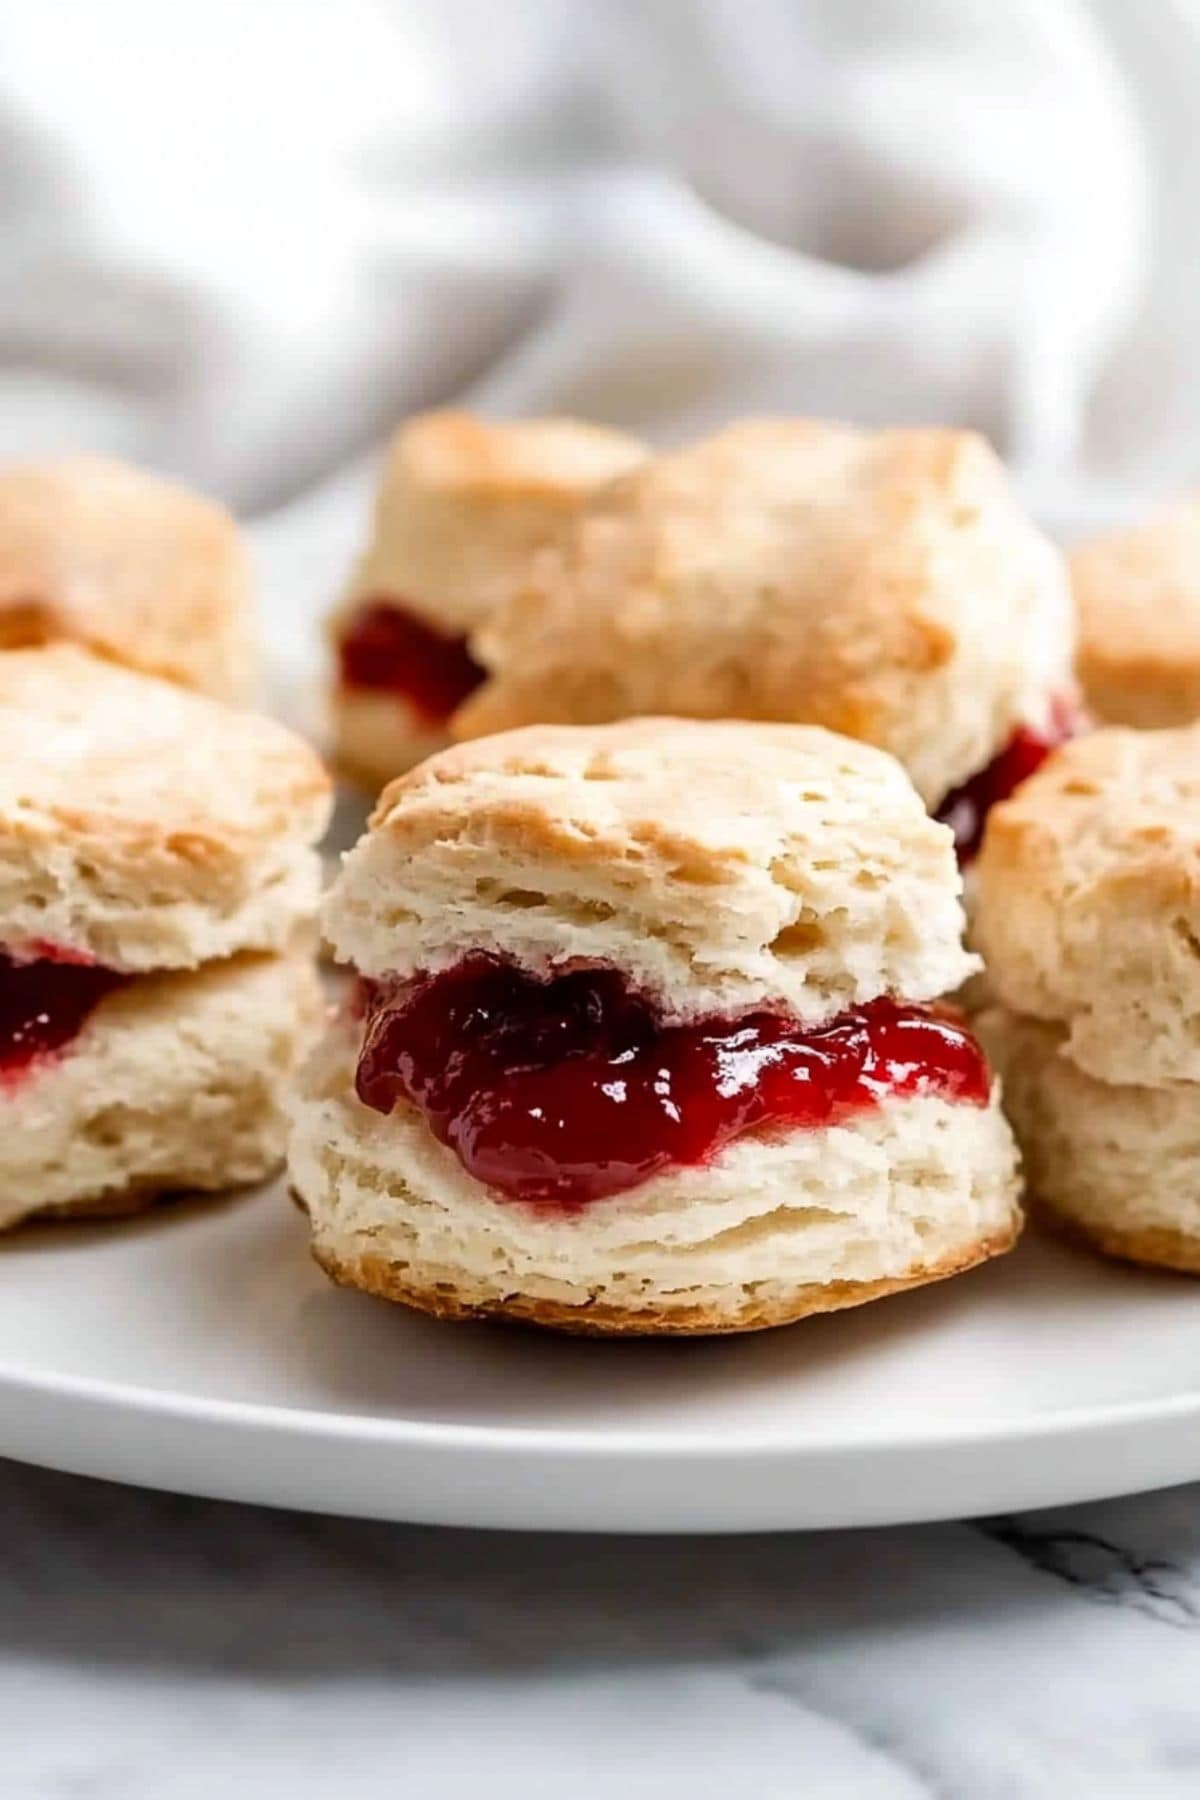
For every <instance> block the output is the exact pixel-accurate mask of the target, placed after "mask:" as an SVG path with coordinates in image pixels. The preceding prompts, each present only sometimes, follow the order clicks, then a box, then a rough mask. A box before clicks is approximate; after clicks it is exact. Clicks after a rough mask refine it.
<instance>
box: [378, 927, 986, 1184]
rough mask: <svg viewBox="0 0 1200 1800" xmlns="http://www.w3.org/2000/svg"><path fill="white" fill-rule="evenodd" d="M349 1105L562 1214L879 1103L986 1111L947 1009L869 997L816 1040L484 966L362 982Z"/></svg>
mask: <svg viewBox="0 0 1200 1800" xmlns="http://www.w3.org/2000/svg"><path fill="white" fill-rule="evenodd" d="M365 1020H366V1026H365V1035H364V1039H363V1047H362V1051H361V1054H360V1056H359V1062H358V1074H357V1081H356V1085H357V1089H358V1094H359V1098H360V1099H361V1100H362V1101H363V1102H364V1103H365V1104H366V1105H367V1106H370V1107H373V1108H374V1109H375V1111H376V1112H381V1113H389V1112H391V1110H392V1108H393V1106H395V1104H396V1102H397V1101H398V1100H408V1101H410V1102H412V1103H413V1104H414V1105H415V1106H417V1107H419V1108H420V1110H421V1112H422V1113H423V1114H424V1116H425V1118H426V1120H427V1122H428V1124H429V1127H430V1129H431V1130H432V1131H433V1133H434V1135H435V1136H436V1137H437V1138H439V1139H440V1140H441V1142H442V1143H443V1144H447V1145H449V1147H450V1148H451V1149H452V1150H453V1151H454V1152H455V1154H456V1155H457V1156H458V1158H459V1160H460V1162H461V1163H462V1164H463V1167H464V1168H465V1169H466V1170H467V1171H468V1173H469V1174H471V1175H473V1176H474V1177H475V1179H476V1180H477V1181H481V1182H485V1183H486V1184H487V1185H488V1186H489V1187H492V1188H495V1189H497V1190H498V1191H499V1192H500V1193H501V1194H504V1195H507V1196H508V1197H509V1198H511V1199H514V1200H522V1201H527V1202H530V1203H533V1204H535V1205H549V1206H555V1207H558V1208H561V1209H565V1210H567V1211H574V1210H577V1209H578V1208H580V1207H582V1206H584V1205H586V1204H587V1203H588V1202H589V1201H592V1200H599V1199H602V1198H604V1196H606V1195H608V1194H619V1193H621V1192H622V1191H623V1190H625V1189H627V1188H631V1187H636V1186H637V1185H638V1183H639V1182H643V1181H646V1180H647V1179H648V1178H649V1177H650V1176H652V1175H655V1174H658V1173H659V1172H660V1171H662V1170H664V1169H668V1168H671V1167H679V1166H691V1165H694V1164H697V1163H703V1162H705V1161H707V1160H708V1159H709V1158H710V1157H712V1156H713V1155H715V1153H716V1152H717V1151H718V1150H719V1149H720V1148H721V1146H722V1145H723V1144H726V1143H728V1142H729V1141H730V1139H731V1138H735V1137H738V1136H740V1135H741V1134H742V1133H743V1132H749V1131H763V1130H767V1129H769V1128H770V1127H772V1126H783V1127H788V1128H792V1129H800V1128H803V1127H806V1126H824V1125H832V1124H836V1123H837V1122H838V1121H840V1120H842V1119H845V1118H848V1117H851V1116H852V1115H854V1114H856V1113H860V1112H863V1111H865V1110H867V1109H869V1108H870V1107H872V1106H875V1105H877V1104H878V1103H879V1102H880V1101H881V1100H882V1099H884V1098H885V1097H886V1096H889V1095H913V1094H933V1095H939V1096H941V1097H942V1098H944V1099H948V1100H962V1101H965V1102H968V1103H970V1104H973V1105H977V1106H982V1105H985V1104H986V1103H987V1099H988V1094H989V1090H990V1076H989V1072H988V1067H987V1063H986V1061H985V1059H984V1055H983V1052H982V1050H981V1049H980V1047H979V1045H978V1044H977V1043H976V1041H975V1039H974V1038H973V1037H972V1036H971V1034H970V1032H969V1031H968V1030H967V1029H966V1027H965V1025H964V1024H963V1023H962V1021H961V1020H960V1019H959V1018H958V1017H957V1016H956V1015H955V1014H954V1013H953V1012H951V1011H949V1010H945V1009H935V1008H931V1007H924V1006H904V1005H901V1004H899V1003H898V1002H896V1001H893V1000H874V1001H872V1002H871V1003H870V1005H868V1006H863V1007H859V1008H856V1009H855V1010H854V1011H853V1012H847V1013H843V1014H842V1015H841V1016H840V1017H839V1018H837V1019H835V1020H834V1021H833V1022H832V1023H831V1024H829V1025H826V1026H823V1027H822V1028H821V1029H820V1030H818V1031H803V1030H801V1029H800V1027H799V1026H798V1025H797V1024H796V1023H795V1021H794V1020H790V1019H788V1018H785V1017H780V1016H778V1015H776V1014H773V1013H767V1012H756V1013H748V1014H746V1015H745V1016H743V1017H741V1018H736V1019H705V1020H703V1021H701V1022H699V1023H697V1024H691V1025H663V1024H662V1023H661V1022H660V1021H659V1020H658V1019H657V1018H656V1016H655V1014H654V1012H653V1010H652V1008H651V1007H650V1005H649V1004H648V1003H647V1002H646V1001H645V1000H644V999H643V998H641V997H639V996H638V995H637V994H635V993H632V992H631V991H630V989H629V988H628V987H627V986H626V984H625V981H624V980H623V978H622V977H621V975H619V974H618V973H617V972H616V971H615V970H612V969H580V970H575V971H573V972H571V973H569V974H564V975H558V976H555V977H553V978H552V979H549V980H545V981H542V980H538V979H536V978H535V977H534V976H531V975H529V974H526V973H525V972H524V971H523V970H521V969H519V968H517V967H516V966H514V965H513V964H510V963H507V962H503V961H501V960H499V959H498V958H496V957H492V956H487V955H483V954H478V955H473V956H469V957H467V958H466V959H465V960H464V961H462V962H461V963H458V964H457V965H456V966H455V967H454V968H451V969H447V970H446V971H444V972H443V973H441V974H438V975H433V976H421V977H418V978H417V979H416V980H415V981H412V982H409V983H407V984H405V985H403V986H399V987H393V988H389V987H387V986H386V985H383V984H379V985H370V986H368V987H367V988H366V993H365Z"/></svg>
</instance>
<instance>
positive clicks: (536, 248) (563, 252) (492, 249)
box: [0, 0, 1200, 622]
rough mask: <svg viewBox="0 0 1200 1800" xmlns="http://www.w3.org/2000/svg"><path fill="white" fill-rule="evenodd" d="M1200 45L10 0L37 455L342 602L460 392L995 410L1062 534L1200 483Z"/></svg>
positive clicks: (1180, 37) (452, 7) (662, 416)
mask: <svg viewBox="0 0 1200 1800" xmlns="http://www.w3.org/2000/svg"><path fill="white" fill-rule="evenodd" d="M1134 15H1136V16H1134ZM1198 41H1200V40H1198V38H1197V33H1196V29H1195V19H1194V16H1193V12H1192V8H1191V6H1190V5H1189V4H1188V0H1145V3H1144V4H1143V5H1140V6H1138V7H1136V8H1130V7H1128V5H1127V4H1125V0H1096V4H1095V5H1094V6H1092V7H1090V8H1089V7H1088V6H1087V5H1086V4H1085V3H1084V0H1078V3H1076V0H1005V4H1004V5H1002V6H1001V5H996V4H995V0H724V3H723V4H722V3H720V0H577V3H576V0H506V3H505V4H503V5H499V4H496V3H495V0H492V3H489V0H392V3H391V4H388V3H386V0H374V3H372V0H340V3H339V5H337V6H327V5H324V4H322V3H321V0H239V3H238V4H236V5H234V4H232V3H227V4H213V0H172V4H171V5H169V6H166V5H163V4H161V0H106V3H105V5H104V6H102V7H86V6H82V5H80V4H79V3H78V0H0V227H2V229H0V398H2V404H0V455H14V454H21V453H25V452H27V451H34V450H36V451H41V450H45V449H52V448H62V447H66V446H72V445H87V446H89V447H94V448H100V449H110V450H112V451H115V452H118V453H121V454H125V455H129V456H132V457H135V458H138V459H141V460H144V461H146V462H148V463H151V464H153V465H156V466H158V467H161V468H164V469H167V470H171V471H175V472H177V473H179V474H182V475H184V476H186V477H188V478H190V479H192V480H194V481H196V482H198V483H200V484H201V485H203V486H205V487H208V488H211V489H213V490H215V491H217V492H219V493H221V494H223V495H224V496H225V497H227V498H228V499H230V500H231V501H232V502H233V503H234V504H235V505H237V506H238V507H239V508H240V509H241V510H242V511H243V512H245V513H247V514H248V515H251V516H253V517H254V518H255V519H256V520H258V521H259V522H260V532H259V535H260V538H261V542H262V546H263V550H264V554H265V556H266V558H267V561H268V564H269V566H270V569H271V571H272V580H273V587H274V589H275V591H276V592H277V593H278V594H280V596H281V597H282V595H283V590H284V589H286V591H287V600H288V603H289V605H292V606H294V607H295V608H296V609H298V612H305V613H306V612H307V611H309V610H311V609H312V608H313V607H315V606H316V605H318V604H319V603H320V601H321V600H322V599H323V598H324V595H325V592H326V591H327V587H328V584H329V583H330V582H332V581H333V580H335V579H336V570H337V568H338V566H339V564H340V560H341V558H342V557H343V555H344V554H345V551H346V548H347V545H348V541H349V539H350V538H351V537H352V536H353V533H354V530H355V529H356V515H357V508H358V507H359V505H360V503H361V497H362V492H363V484H364V473H363V471H364V466H365V465H364V458H365V457H366V455H367V454H368V452H369V451H370V450H371V449H372V448H373V447H374V446H375V445H377V444H378V442H379V440H380V439H381V438H382V437H383V435H384V434H385V433H386V430H387V429H388V427H389V426H390V424H391V423H392V422H393V421H394V419H395V418H396V417H397V416H398V415H399V414H400V413H402V412H403V411H404V410H405V409H407V408H410V407H415V406H423V405H427V404H429V403H431V402H435V401H444V400H449V399H466V400H468V401H471V402H478V403H481V404H484V405H487V406H491V407H494V408H496V409H498V410H502V411H508V410H517V409H530V408H535V409H548V408H570V409H576V410H579V411H581V412H584V413H591V414H594V415H596V416H597V417H601V418H606V419H610V420H613V421H615V422H617V423H621V424H625V425H629V426H632V427H633V428H635V429H638V430H643V431H646V432H648V433H650V434H651V435H653V436H657V437H660V438H666V439H670V438H672V437H677V436H680V435H682V434H686V433H688V432H691V431H694V430H696V429H697V428H700V427H704V426H707V425H709V424H711V423H713V422H714V421H717V420H720V419H722V418H723V417H725V416H727V415H728V414H730V413H733V412H738V411H746V410H759V411H795V412H818V413H829V414H836V415H841V416H846V417H851V418H855V419H861V420H865V421H887V420H917V419H939V420H949V421H956V422H963V423H971V424H974V425H977V426H979V427H981V428H982V429H983V430H985V431H987V432H988V433H989V434H990V435H991V436H992V438H993V439H994V440H995V441H996V443H997V444H998V446H999V447H1000V448H1001V449H1002V450H1003V451H1005V452H1006V453H1007V454H1008V455H1009V456H1010V457H1011V458H1012V459H1013V460H1014V462H1015V464H1016V465H1017V467H1018V470H1019V473H1020V476H1021V478H1022V480H1023V481H1024V482H1025V483H1026V485H1027V487H1028V489H1029V492H1030V493H1031V496H1032V497H1033V498H1034V499H1035V501H1037V502H1038V503H1039V504H1040V505H1041V506H1042V508H1043V509H1044V510H1045V511H1046V512H1047V513H1048V514H1049V515H1050V516H1051V517H1052V519H1053V520H1056V521H1065V522H1066V523H1067V525H1068V527H1070V525H1071V524H1072V523H1073V522H1087V521H1089V520H1090V519H1091V518H1092V517H1094V516H1102V515H1105V514H1107V513H1109V512H1111V511H1113V510H1123V509H1131V508H1133V507H1134V506H1135V505H1136V504H1137V502H1138V497H1139V495H1140V493H1141V491H1142V490H1150V489H1154V488H1156V487H1160V486H1171V485H1177V484H1179V483H1181V482H1183V481H1186V480H1188V479H1193V478H1195V477H1197V476H1200V412H1198V413H1197V421H1196V422H1194V421H1193V419H1192V418H1191V417H1190V410H1191V409H1190V408H1188V407H1187V406H1186V405H1185V404H1184V403H1183V399H1182V398H1181V396H1186V392H1187V385H1188V382H1189V381H1191V382H1192V384H1193V386H1194V385H1195V380H1196V376H1197V372H1198V371H1200V314H1198V313H1197V312H1196V309H1195V306H1194V300H1193V297H1192V294H1191V284H1190V278H1191V274H1192V271H1191V266H1190V259H1191V256H1192V254H1193V253H1192V251H1191V249H1190V245H1191V243H1192V241H1193V240H1194V223H1193V222H1194V218H1195V216H1196V212H1195V200H1196V197H1197V196H1196V194H1195V192H1194V189H1195V188H1196V187H1197V185H1200V175H1198V174H1195V173H1190V172H1189V170H1190V166H1191V165H1196V164H1198V163H1200V156H1198V155H1197V142H1196V130H1197V128H1196V126H1195V124H1194V122H1193V120H1194V110H1195V109H1194V99H1193V98H1192V97H1193V96H1194V92H1195V82H1196V78H1197V72H1198V58H1197V42H1198ZM1151 168H1152V169H1154V170H1155V171H1156V173H1155V178H1154V180H1153V181H1151V180H1149V179H1148V169H1151ZM1152 189H1153V190H1154V191H1155V192H1157V194H1158V195H1159V199H1160V205H1161V209H1162V210H1161V212H1160V216H1159V219H1158V221H1157V225H1154V224H1152V222H1151V219H1150V217H1149V209H1148V206H1147V194H1148V192H1150V191H1151V190H1152ZM1177 246H1178V247H1177ZM1185 246H1186V248H1185ZM281 603H282V598H281ZM297 622H298V617H297Z"/></svg>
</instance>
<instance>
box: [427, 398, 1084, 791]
mask: <svg viewBox="0 0 1200 1800" xmlns="http://www.w3.org/2000/svg"><path fill="white" fill-rule="evenodd" d="M473 644H474V649H475V653H476V655H477V656H478V657H479V659H480V660H481V661H482V662H483V664H484V665H485V667H486V668H487V670H488V674H489V679H488V680H487V681H486V682H485V683H484V685H483V686H482V687H480V688H479V689H478V690H477V691H476V692H475V693H474V694H473V695H471V697H470V698H469V699H467V700H466V702H465V703H464V704H463V705H462V706H461V707H460V709H459V711H458V713H457V714H456V716H455V719H454V721H453V730H454V732H455V734H456V735H457V736H460V737H473V736H476V735H478V734H480V733H483V732H489V731H495V730H498V729H503V728H506V727H509V726H514V725H522V724H526V723H530V722H534V721H539V720H550V721H557V720H561V721H570V722H578V723H594V722H599V721H604V720H610V719H617V718H623V717H632V716H635V715H637V714H643V713H646V714H648V713H674V714H680V715H686V716H689V717H694V718H704V719H715V718H743V719H763V720H780V721H799V722H813V723H816V724H821V725H825V726H827V727H829V728H830V729H832V730H835V731H839V732H844V733H846V734H847V735H848V736H851V737H855V738H861V739H863V740H865V741H867V742H869V743H873V744H877V745H879V746H881V747H882V748H884V749H887V750H890V751H892V752H893V754H894V755H896V756H897V757H899V759H900V761H901V762H902V763H903V764H904V765H905V767H906V768H907V769H908V771H909V773H910V775H911V776H912V778H913V781H914V782H915V783H916V786H917V787H918V789H919V790H920V792H921V794H922V796H923V797H924V799H925V800H926V802H927V804H929V805H930V806H931V807H933V806H936V805H938V804H939V803H940V802H941V801H942V800H943V799H944V798H945V797H946V796H947V794H949V793H950V792H951V790H953V789H956V788H957V787H958V786H959V785H961V784H962V783H963V782H964V781H965V780H967V778H968V777H970V776H972V775H974V774H976V773H977V772H979V771H981V770H982V769H984V768H985V767H986V766H987V765H988V764H989V763H991V762H992V761H993V759H994V758H995V757H996V756H997V754H998V753H999V752H1000V751H1001V750H1002V749H1004V747H1005V746H1006V745H1007V744H1008V743H1009V742H1010V740H1011V739H1012V738H1013V736H1014V734H1015V733H1017V732H1018V731H1019V730H1020V729H1021V728H1023V727H1024V728H1030V729H1033V730H1036V731H1039V732H1041V731H1047V730H1049V728H1050V722H1051V719H1052V715H1053V710H1054V702H1055V699H1056V697H1062V696H1064V695H1069V694H1070V692H1071V691H1072V672H1071V664H1072V653H1073V615H1072V606H1071V600H1070V594H1069V590H1068V585H1067V580H1066V572H1065V568H1064V565H1063V561H1062V559H1061V557H1060V556H1059V553H1058V552H1057V551H1056V550H1055V549H1054V548H1053V547H1052V546H1051V545H1050V544H1049V543H1048V542H1047V541H1046V540H1045V539H1044V538H1043V537H1042V536H1041V535H1040V533H1039V532H1038V531H1036V530H1035V529H1034V527H1033V525H1032V524H1031V523H1030V522H1029V520H1028V519H1027V518H1026V516H1025V515H1024V513H1023V512H1022V511H1021V509H1020V507H1019V506H1018V505H1017V503H1016V501H1015V499H1014V497H1013V495H1012V493H1011V491H1010V489H1009V486H1008V483H1007V480H1006V478H1005V475H1004V471H1003V469H1002V467H1001V465H1000V463H999V462H998V461H997V459H996V458H995V456H994V455H993V454H992V452H991V451H990V450H989V449H988V447H987V445H986V444H985V443H984V442H983V440H982V439H980V438H978V437H976V436H974V435H973V434H972V433H969V432H960V431H942V430H895V431H880V432H864V431H857V430H854V429H852V428H851V427H849V426H842V425H832V424H824V423H817V422H811V421H775V422H770V421H759V422H752V423H746V424H741V425H736V426H733V427H731V428H730V429H728V430H726V431H724V432H722V433H720V434H719V435H718V436H716V437H713V438H710V439H709V440H708V441H707V442H705V443H701V444H699V445H697V446H695V447H693V448H690V449H685V450H681V451H678V452H675V453H673V454H669V455H664V456H658V457H655V458H653V459H652V460H649V461H647V462H645V463H643V464H642V465H641V466H640V467H639V468H637V469H635V470H633V471H632V473H630V474H628V475H625V476H624V477H622V478H621V479H620V480H618V481H616V482H613V483H610V484H609V485H608V486H607V487H605V488H603V489H601V490H600V491H599V492H598V493H597V494H596V495H594V496H593V497H592V499H591V500H590V501H589V502H588V503H587V504H586V505H585V506H584V507H583V509H582V510H581V511H580V513H579V514H578V515H577V517H576V518H575V519H574V521H572V522H571V523H570V524H569V525H568V527H567V530H566V531H565V532H564V534H563V536H562V538H561V540H560V542H559V543H558V544H557V545H555V546H552V547H551V548H550V549H549V550H547V552H546V553H545V554H544V555H543V556H542V557H541V559H540V560H539V562H538V563H537V565H536V569H535V574H534V576H533V578H532V579H531V580H530V581H529V582H527V583H526V584H525V587H524V589H523V591H521V592H520V593H519V594H517V595H516V596H515V597H514V598H513V599H512V600H511V601H510V602H509V603H508V604H506V605H505V606H504V607H502V608H501V609H500V610H499V611H498V612H497V613H496V614H495V615H494V616H493V618H492V619H491V620H490V622H488V623H487V624H485V625H483V626H482V627H481V628H480V629H479V630H478V631H477V633H476V635H475V638H474V640H473Z"/></svg>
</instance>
